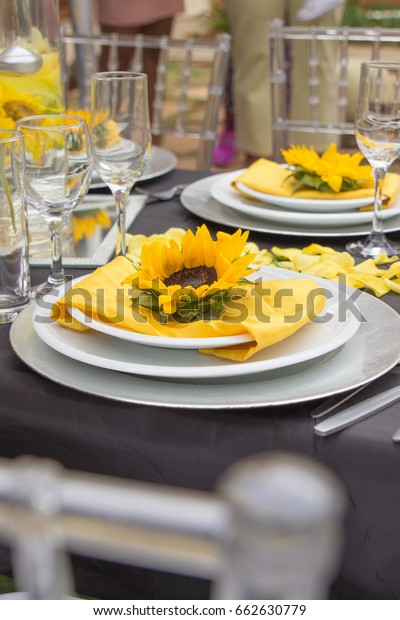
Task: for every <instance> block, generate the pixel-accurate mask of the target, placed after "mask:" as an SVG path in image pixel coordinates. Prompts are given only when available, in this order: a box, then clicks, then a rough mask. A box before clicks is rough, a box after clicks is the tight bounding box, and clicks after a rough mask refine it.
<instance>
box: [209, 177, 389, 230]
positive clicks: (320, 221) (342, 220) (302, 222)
mask: <svg viewBox="0 0 400 620" xmlns="http://www.w3.org/2000/svg"><path fill="white" fill-rule="evenodd" d="M237 175H238V173H237V171H236V172H228V173H226V174H225V175H222V177H221V178H219V179H217V180H216V181H215V182H214V183H213V184H212V185H211V187H210V194H211V196H212V197H213V198H214V199H215V200H218V201H219V202H221V203H222V204H224V205H226V206H227V207H230V208H231V209H234V210H235V211H238V212H239V213H243V214H244V215H249V216H251V217H256V218H258V219H259V220H265V221H267V222H277V223H281V224H291V225H294V226H307V227H309V228H315V227H319V226H325V227H326V226H352V225H355V224H366V223H371V222H372V215H373V211H372V210H371V211H347V212H342V211H340V212H339V213H328V212H323V213H306V212H305V211H298V210H295V209H293V210H289V209H287V208H286V209H282V208H280V207H276V206H275V205H273V204H266V202H260V201H259V200H256V199H255V200H253V199H251V198H247V197H246V196H244V195H243V194H241V193H240V192H239V191H238V190H236V189H235V188H233V187H232V185H231V182H232V181H233V180H234V179H235V178H236V177H237ZM288 200H290V199H288ZM369 204H371V201H369ZM399 214H400V196H397V197H396V199H395V201H394V203H393V204H392V205H391V206H390V207H389V208H388V209H383V211H382V218H383V219H384V220H386V219H389V218H392V217H394V216H395V215H399Z"/></svg>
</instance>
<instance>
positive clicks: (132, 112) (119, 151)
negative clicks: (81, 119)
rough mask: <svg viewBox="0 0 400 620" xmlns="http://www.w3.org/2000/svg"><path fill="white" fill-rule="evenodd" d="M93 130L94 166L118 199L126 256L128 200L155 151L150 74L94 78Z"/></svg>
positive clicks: (110, 74)
mask: <svg viewBox="0 0 400 620" xmlns="http://www.w3.org/2000/svg"><path fill="white" fill-rule="evenodd" d="M90 128H91V132H92V139H93V145H94V167H95V169H96V172H97V174H98V175H99V177H100V178H101V179H102V180H103V181H104V183H106V184H107V185H108V187H109V188H110V190H111V192H112V194H113V196H114V200H115V205H116V208H117V216H118V239H119V252H118V253H119V254H120V255H121V256H125V254H126V241H125V233H126V205H127V200H128V196H129V192H130V191H131V189H132V188H133V186H134V184H135V183H136V181H137V180H138V179H139V177H140V176H141V174H142V172H143V169H144V167H145V164H146V161H147V160H148V158H149V156H150V150H151V128H150V117H149V106H148V93H147V75H145V74H144V73H134V72H130V71H106V72H101V73H95V74H94V75H92V79H91V120H90ZM117 247H118V243H117Z"/></svg>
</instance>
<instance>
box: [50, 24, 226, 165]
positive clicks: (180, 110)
mask: <svg viewBox="0 0 400 620" xmlns="http://www.w3.org/2000/svg"><path fill="white" fill-rule="evenodd" d="M230 46H231V37H230V35H229V34H221V35H219V36H217V37H216V38H215V39H213V40H210V41H208V40H203V39H201V40H198V39H194V38H190V39H186V40H178V39H172V38H170V37H167V36H163V37H153V36H147V35H142V34H138V35H134V36H127V35H119V34H107V35H98V36H87V35H70V34H63V36H62V49H63V58H64V64H65V70H64V76H65V84H64V88H65V94H66V102H67V106H69V107H75V108H76V107H77V104H78V105H79V107H82V108H89V107H90V76H91V75H92V74H93V73H95V72H96V71H98V67H99V57H100V54H101V50H102V48H104V47H107V48H108V50H109V53H108V67H107V70H108V71H116V70H118V48H119V47H131V48H132V52H133V58H132V63H131V69H132V71H138V72H142V71H143V52H144V50H146V49H153V50H154V49H157V50H159V55H158V65H157V77H156V83H155V96H154V100H153V102H152V133H153V135H154V136H163V137H165V136H174V137H175V138H176V137H178V138H181V139H182V144H183V145H184V146H185V147H186V148H187V146H188V144H192V142H190V140H191V139H193V140H194V141H197V143H196V142H193V144H194V147H193V148H194V149H195V151H197V168H198V169H199V170H209V169H210V167H211V162H212V154H213V150H214V145H215V140H216V135H217V129H218V125H219V113H220V107H221V103H222V99H223V93H224V89H225V82H226V74H227V69H228V61H229V55H230ZM78 52H79V54H78ZM74 57H79V58H80V62H79V63H78V64H77V72H78V84H80V85H82V84H83V87H82V86H80V92H79V101H78V102H77V101H76V100H77V94H76V92H75V93H74V91H73V90H72V89H71V88H70V72H69V71H68V63H70V62H71V58H74ZM74 97H75V101H74ZM184 140H185V142H184ZM163 143H164V141H163ZM165 145H166V146H167V145H168V144H167V143H166V144H165Z"/></svg>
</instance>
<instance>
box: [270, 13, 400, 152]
mask: <svg viewBox="0 0 400 620" xmlns="http://www.w3.org/2000/svg"><path fill="white" fill-rule="evenodd" d="M268 38H269V41H268V44H269V49H270V58H271V73H270V84H271V114H272V136H273V151H274V158H275V160H276V161H282V155H281V149H282V148H284V149H286V148H288V147H289V146H290V144H291V143H292V142H293V143H296V144H300V143H301V139H302V136H303V139H304V136H305V135H308V136H310V134H321V135H322V134H328V135H332V136H334V137H335V139H336V140H338V141H339V144H340V143H342V145H343V146H344V147H349V148H350V149H351V148H356V145H355V141H354V114H355V106H356V100H357V90H358V83H359V71H360V64H361V62H362V61H363V60H377V59H382V60H383V59H385V60H393V59H395V57H397V58H399V43H400V29H395V28H386V29H380V28H365V29H364V28H346V27H341V28H334V27H332V28H320V27H315V26H284V25H283V22H282V21H281V20H273V21H272V22H271V23H270V24H269V31H268ZM326 42H330V43H331V44H332V45H333V46H334V51H335V54H336V67H335V69H334V71H333V72H332V73H330V74H329V76H328V77H329V81H330V82H331V83H333V85H334V87H335V90H334V93H335V96H334V97H332V100H331V101H330V106H331V107H330V109H331V111H332V113H331V116H329V117H328V115H327V113H326V110H322V109H321V88H322V87H323V86H322V80H321V78H322V65H321V55H322V54H321V50H322V45H323V43H326ZM299 46H303V49H304V48H306V50H307V55H308V61H307V67H308V68H307V75H306V76H305V79H304V83H303V85H302V86H304V88H303V91H302V96H303V97H304V98H305V99H306V100H307V102H308V106H307V114H306V115H304V116H303V117H299V115H298V104H299V102H298V101H294V100H293V98H292V97H291V85H292V83H293V71H292V64H293V62H292V61H293V58H294V56H295V55H296V54H297V53H298V50H299V49H300V48H299ZM325 79H326V75H325ZM303 107H304V106H303ZM305 116H306V117H305ZM294 134H295V135H296V138H295V140H293V135H294Z"/></svg>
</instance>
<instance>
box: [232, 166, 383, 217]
mask: <svg viewBox="0 0 400 620" xmlns="http://www.w3.org/2000/svg"><path fill="white" fill-rule="evenodd" d="M283 167H286V166H283ZM244 171H245V168H243V169H242V170H237V171H236V175H237V176H239V175H240V174H242V173H243V172H244ZM236 185H237V187H238V189H240V191H242V192H246V194H248V195H249V196H251V197H252V198H256V199H257V200H261V201H262V202H266V203H267V204H271V205H275V206H276V207H282V208H284V209H295V210H296V211H305V212H308V213H310V212H313V213H314V212H315V213H324V212H326V213H337V212H338V211H354V209H359V208H360V207H367V206H368V205H372V204H373V201H374V199H373V196H363V197H362V198H350V199H349V198H342V199H335V198H334V196H335V194H332V198H325V199H323V200H320V199H319V198H293V197H291V196H276V195H275V194H268V193H267V192H262V191H259V190H255V189H253V188H252V187H249V186H248V185H246V184H245V183H241V182H239V183H236Z"/></svg>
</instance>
